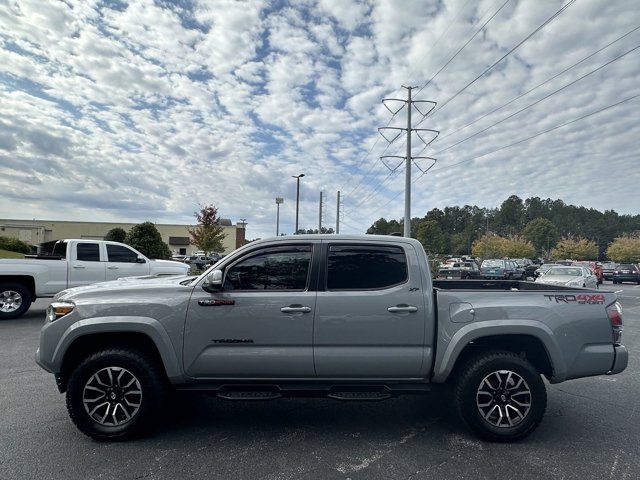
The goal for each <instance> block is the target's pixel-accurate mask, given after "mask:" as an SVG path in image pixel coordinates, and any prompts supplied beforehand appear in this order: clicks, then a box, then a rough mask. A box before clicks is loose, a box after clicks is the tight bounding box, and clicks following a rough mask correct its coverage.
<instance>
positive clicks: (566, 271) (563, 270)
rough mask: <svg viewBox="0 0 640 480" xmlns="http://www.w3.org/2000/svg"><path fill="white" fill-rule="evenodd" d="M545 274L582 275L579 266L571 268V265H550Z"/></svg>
mask: <svg viewBox="0 0 640 480" xmlns="http://www.w3.org/2000/svg"><path fill="white" fill-rule="evenodd" d="M547 275H562V276H568V277H580V276H582V269H581V268H571V267H552V268H550V269H549V271H548V272H547Z"/></svg>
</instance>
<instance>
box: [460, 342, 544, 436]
mask: <svg viewBox="0 0 640 480" xmlns="http://www.w3.org/2000/svg"><path fill="white" fill-rule="evenodd" d="M500 370H508V371H512V372H515V373H516V374H517V375H519V376H520V377H522V379H524V380H525V382H526V383H527V384H528V386H529V390H530V391H531V407H530V410H529V411H528V413H527V414H526V415H525V416H524V419H523V420H521V421H520V423H517V424H516V425H514V426H512V427H505V426H500V427H499V426H494V425H492V424H491V423H490V422H488V421H487V420H485V419H484V418H483V416H482V414H481V413H480V409H479V408H478V405H477V402H476V398H477V397H476V395H477V391H478V388H479V387H480V385H481V383H482V382H483V380H484V379H485V378H486V377H487V376H488V375H490V374H491V373H492V372H496V371H500ZM453 395H454V403H455V405H456V409H457V410H458V414H459V415H460V417H461V418H462V419H463V421H464V422H465V423H466V424H467V425H468V426H469V428H471V430H473V431H474V432H475V433H476V434H477V435H479V436H480V437H482V438H484V439H486V440H489V441H493V442H513V441H516V440H520V439H522V438H524V437H526V436H527V435H529V434H530V433H531V432H533V431H534V430H535V429H536V428H537V426H538V425H539V424H540V422H541V420H542V417H543V416H544V412H545V410H546V407H547V392H546V389H545V385H544V382H543V380H542V378H541V376H540V373H539V372H538V371H537V370H536V369H535V368H534V366H533V365H532V364H531V363H529V362H528V361H527V360H526V359H524V358H522V357H519V356H518V355H516V354H514V353H511V352H506V351H489V352H484V353H482V354H479V355H477V356H475V357H472V358H471V359H469V360H468V361H467V362H466V363H465V364H464V365H463V366H462V367H461V368H460V370H459V372H458V375H457V379H456V383H455V388H454V393H453Z"/></svg>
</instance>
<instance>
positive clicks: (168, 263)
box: [151, 260, 186, 267]
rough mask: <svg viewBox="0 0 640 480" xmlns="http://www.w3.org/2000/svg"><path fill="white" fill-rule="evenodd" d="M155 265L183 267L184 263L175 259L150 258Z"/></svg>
mask: <svg viewBox="0 0 640 480" xmlns="http://www.w3.org/2000/svg"><path fill="white" fill-rule="evenodd" d="M151 261H152V262H153V263H154V264H156V265H161V266H164V267H184V266H185V265H186V264H184V263H182V262H176V261H175V260H151Z"/></svg>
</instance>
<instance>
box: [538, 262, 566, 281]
mask: <svg viewBox="0 0 640 480" xmlns="http://www.w3.org/2000/svg"><path fill="white" fill-rule="evenodd" d="M558 266H561V265H560V264H559V263H543V264H542V265H540V266H539V267H538V268H537V269H536V270H535V271H534V272H533V278H534V279H536V278H538V277H540V276H542V275H544V274H545V273H546V272H547V271H548V270H549V269H550V268H551V267H558Z"/></svg>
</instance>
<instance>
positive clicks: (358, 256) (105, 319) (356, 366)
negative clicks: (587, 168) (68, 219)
mask: <svg viewBox="0 0 640 480" xmlns="http://www.w3.org/2000/svg"><path fill="white" fill-rule="evenodd" d="M523 312H526V315H523ZM46 317H47V318H46V322H45V324H44V326H43V328H42V330H41V333H40V345H39V348H38V350H37V352H36V361H37V363H38V364H39V365H40V366H41V367H42V368H44V369H45V370H47V371H49V372H51V373H53V374H54V375H55V378H56V381H57V385H58V388H59V389H60V391H61V392H66V399H67V401H66V404H67V408H68V410H69V414H70V417H71V419H72V421H73V422H74V423H75V425H76V426H77V427H78V428H79V429H80V430H81V431H82V432H84V433H85V434H87V435H89V436H91V437H94V438H96V439H100V440H117V439H123V438H127V437H131V436H133V435H135V434H136V433H139V432H140V431H142V430H143V429H144V427H145V426H148V425H150V424H153V423H155V424H158V421H157V419H158V416H159V415H160V409H161V408H162V406H163V400H164V399H165V398H166V396H167V392H168V391H169V390H171V389H178V390H198V391H209V392H211V393H213V394H217V395H218V396H219V397H221V398H224V399H229V400H240V399H244V400H257V399H273V398H277V397H281V396H287V395H316V396H317V395H326V396H328V397H330V398H335V399H344V400H382V399H386V398H389V397H392V396H394V395H398V394H403V393H405V394H408V393H414V394H416V393H426V392H428V391H430V390H432V389H435V388H437V387H438V386H439V385H442V384H445V383H448V382H449V383H452V384H453V385H454V389H453V390H454V393H453V401H452V403H453V405H455V407H456V408H457V410H458V411H459V412H460V414H461V416H462V418H463V419H464V420H465V421H466V423H467V424H468V425H469V426H470V428H471V429H472V430H474V431H475V432H476V433H478V434H479V435H481V436H482V437H484V438H487V439H491V440H496V441H512V440H516V439H519V438H522V437H524V436H526V435H528V434H529V433H531V432H532V431H533V430H534V429H535V428H536V427H537V425H538V424H539V422H540V421H541V420H542V418H543V416H544V412H545V408H546V390H545V383H544V382H543V380H542V375H544V376H545V377H546V378H547V379H548V380H549V381H550V382H551V383H558V382H562V381H565V380H569V379H572V378H579V377H585V376H589V375H602V374H615V373H619V372H621V371H622V370H624V369H625V368H626V366H627V361H628V355H627V351H626V349H625V348H624V346H622V345H621V331H622V314H621V309H620V308H619V305H618V304H617V302H616V295H615V293H613V292H597V291H593V290H583V289H574V288H568V287H551V286H549V285H541V284H535V283H531V282H518V281H484V280H483V281H473V280H467V281H464V282H462V281H460V282H456V281H451V280H449V281H438V280H435V281H432V279H431V274H430V271H429V264H428V261H427V256H426V254H425V252H424V250H423V248H422V245H421V244H420V243H419V242H418V241H416V240H414V239H411V238H400V237H392V236H375V235H359V236H347V235H344V236H335V237H333V238H331V237H329V236H327V235H296V236H295V237H294V238H292V237H279V238H275V239H265V240H258V241H255V242H252V243H250V244H248V245H245V246H244V247H242V248H240V249H238V250H236V251H235V252H233V253H232V254H230V255H228V256H227V257H225V258H224V259H223V260H222V261H221V262H220V263H218V264H217V265H216V266H215V267H213V268H212V269H210V270H209V271H207V272H205V273H203V274H202V275H200V276H199V277H196V278H193V277H184V278H165V279H162V278H147V279H138V280H122V281H113V282H107V283H103V284H100V285H96V286H89V287H80V288H72V289H69V290H65V291H64V292H61V293H60V294H58V295H57V296H56V297H55V299H54V302H53V303H52V304H51V305H50V306H49V308H48V309H47V313H46ZM567 332H570V333H571V334H570V335H568V334H567Z"/></svg>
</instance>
